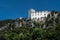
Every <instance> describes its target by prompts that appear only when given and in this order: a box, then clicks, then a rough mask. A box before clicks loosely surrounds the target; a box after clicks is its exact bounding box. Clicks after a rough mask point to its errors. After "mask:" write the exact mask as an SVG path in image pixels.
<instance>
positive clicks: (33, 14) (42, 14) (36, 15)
mask: <svg viewBox="0 0 60 40" xmlns="http://www.w3.org/2000/svg"><path fill="white" fill-rule="evenodd" d="M48 14H50V12H49V11H39V12H37V11H35V10H34V9H30V10H29V11H28V18H30V19H31V20H35V21H38V20H39V21H43V20H44V18H46V17H47V16H48Z"/></svg>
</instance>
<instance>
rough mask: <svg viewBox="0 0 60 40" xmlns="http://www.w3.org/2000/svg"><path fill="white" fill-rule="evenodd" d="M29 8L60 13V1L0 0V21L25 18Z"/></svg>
mask: <svg viewBox="0 0 60 40" xmlns="http://www.w3.org/2000/svg"><path fill="white" fill-rule="evenodd" d="M30 8H33V9H35V10H37V11H39V10H48V11H51V10H57V11H60V0H0V20H4V19H15V18H19V17H24V18H26V17H27V15H28V10H29V9H30Z"/></svg>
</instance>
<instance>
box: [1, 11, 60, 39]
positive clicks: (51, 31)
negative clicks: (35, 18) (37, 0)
mask: <svg viewBox="0 0 60 40" xmlns="http://www.w3.org/2000/svg"><path fill="white" fill-rule="evenodd" d="M57 13H58V16H57V17H56V18H55V17H54V14H57ZM19 21H21V22H23V20H19ZM24 21H25V20H24ZM3 22H4V23H3ZM9 22H10V23H12V22H14V21H13V20H7V21H6V20H5V21H0V24H5V23H9ZM33 23H34V25H35V27H33V28H31V27H30V24H31V23H30V22H29V21H26V25H23V26H22V27H20V28H19V27H17V28H15V25H14V24H13V25H9V27H7V28H5V29H4V30H1V31H0V40H60V14H59V12H55V11H52V12H51V14H50V15H48V17H47V18H46V21H45V23H43V22H40V23H36V22H33ZM44 24H45V25H46V28H45V29H44V28H43V25H44ZM47 25H48V27H47ZM40 26H41V27H40Z"/></svg>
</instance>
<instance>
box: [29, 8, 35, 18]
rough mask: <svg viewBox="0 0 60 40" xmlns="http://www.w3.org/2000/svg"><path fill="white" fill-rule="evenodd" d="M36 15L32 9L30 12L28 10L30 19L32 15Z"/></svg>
mask: <svg viewBox="0 0 60 40" xmlns="http://www.w3.org/2000/svg"><path fill="white" fill-rule="evenodd" d="M34 13H35V10H34V9H32V8H31V9H30V10H28V18H31V17H32V15H34Z"/></svg>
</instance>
